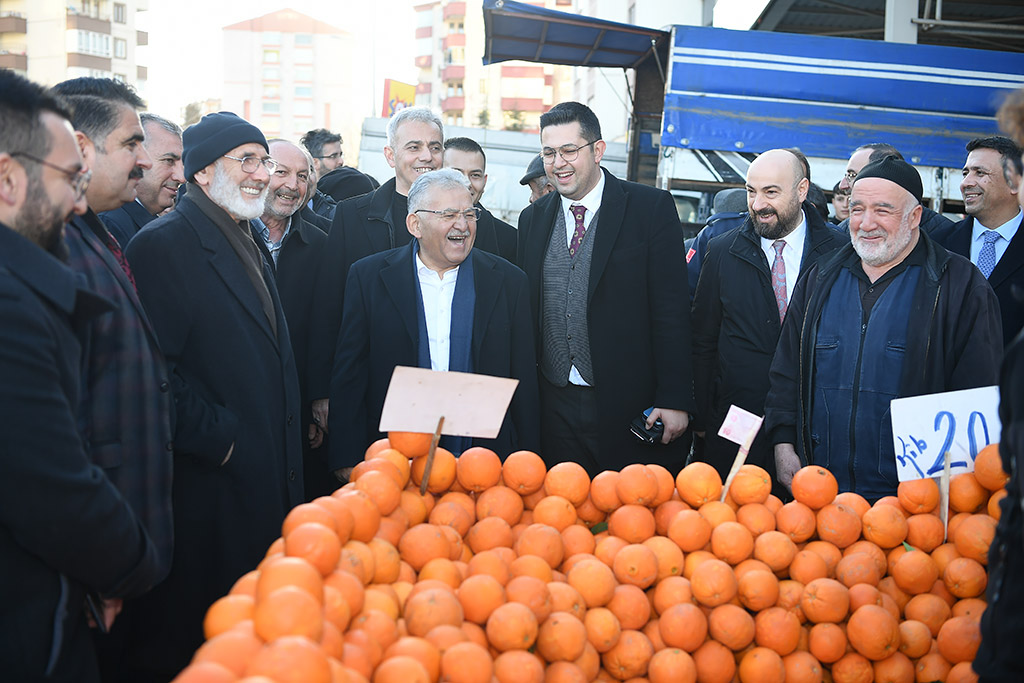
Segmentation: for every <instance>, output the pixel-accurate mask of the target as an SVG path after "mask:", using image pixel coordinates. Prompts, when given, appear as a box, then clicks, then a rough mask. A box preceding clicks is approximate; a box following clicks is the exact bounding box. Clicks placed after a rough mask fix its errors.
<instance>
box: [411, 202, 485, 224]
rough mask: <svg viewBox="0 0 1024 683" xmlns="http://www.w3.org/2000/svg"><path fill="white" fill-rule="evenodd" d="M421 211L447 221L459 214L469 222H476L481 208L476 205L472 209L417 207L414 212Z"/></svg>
mask: <svg viewBox="0 0 1024 683" xmlns="http://www.w3.org/2000/svg"><path fill="white" fill-rule="evenodd" d="M421 211H426V212H427V213H432V214H435V215H437V216H440V217H441V218H443V219H444V220H446V221H454V220H455V219H456V218H458V217H459V216H462V217H463V218H465V219H466V221H467V222H470V223H475V222H476V221H477V219H479V218H480V208H479V207H476V206H474V207H472V208H470V209H439V210H435V209H416V210H415V211H413V213H419V212H421Z"/></svg>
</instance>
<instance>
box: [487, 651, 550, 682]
mask: <svg viewBox="0 0 1024 683" xmlns="http://www.w3.org/2000/svg"><path fill="white" fill-rule="evenodd" d="M494 677H495V678H496V679H497V680H498V683H544V664H542V663H541V660H540V659H539V658H538V657H537V656H536V655H534V654H532V653H530V652H527V651H526V650H508V651H506V652H502V653H501V654H500V655H498V656H497V657H495V658H494Z"/></svg>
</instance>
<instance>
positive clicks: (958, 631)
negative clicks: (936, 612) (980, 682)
mask: <svg viewBox="0 0 1024 683" xmlns="http://www.w3.org/2000/svg"><path fill="white" fill-rule="evenodd" d="M935 642H936V643H937V644H938V646H939V654H941V655H942V656H943V658H945V660H946V661H947V662H949V663H950V664H957V663H958V662H970V661H974V656H975V655H976V654H977V653H978V646H979V645H980V644H981V625H980V624H979V623H978V621H977V620H976V619H972V618H971V617H952V618H950V619H947V620H946V623H944V624H943V625H942V627H941V628H940V629H939V634H938V635H937V636H936V637H935Z"/></svg>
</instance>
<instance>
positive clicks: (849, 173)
mask: <svg viewBox="0 0 1024 683" xmlns="http://www.w3.org/2000/svg"><path fill="white" fill-rule="evenodd" d="M858 173H860V171H854V170H849V171H847V172H846V179H847V180H849V181H850V182H851V183H852V182H853V181H854V180H856V179H857V174H858Z"/></svg>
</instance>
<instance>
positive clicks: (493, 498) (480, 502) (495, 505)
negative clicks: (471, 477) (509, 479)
mask: <svg viewBox="0 0 1024 683" xmlns="http://www.w3.org/2000/svg"><path fill="white" fill-rule="evenodd" d="M522 516H523V498H522V496H520V495H519V494H518V493H516V492H515V490H513V489H511V488H509V487H507V486H492V487H491V488H489V489H487V490H486V491H483V492H481V493H479V494H477V498H476V517H477V519H486V518H487V517H501V518H502V519H503V520H505V522H506V523H507V524H508V525H509V527H512V526H514V525H516V524H518V523H519V520H520V519H522Z"/></svg>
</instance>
